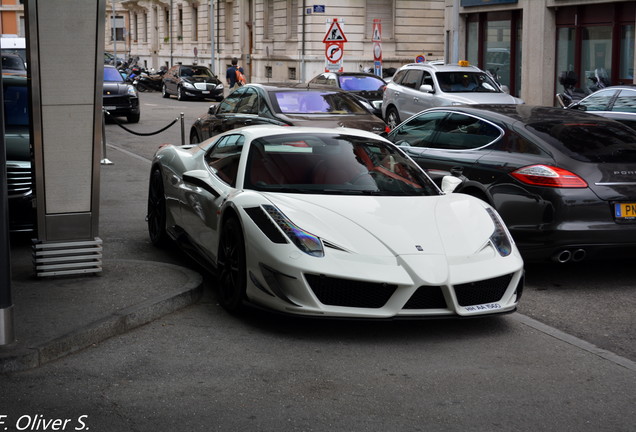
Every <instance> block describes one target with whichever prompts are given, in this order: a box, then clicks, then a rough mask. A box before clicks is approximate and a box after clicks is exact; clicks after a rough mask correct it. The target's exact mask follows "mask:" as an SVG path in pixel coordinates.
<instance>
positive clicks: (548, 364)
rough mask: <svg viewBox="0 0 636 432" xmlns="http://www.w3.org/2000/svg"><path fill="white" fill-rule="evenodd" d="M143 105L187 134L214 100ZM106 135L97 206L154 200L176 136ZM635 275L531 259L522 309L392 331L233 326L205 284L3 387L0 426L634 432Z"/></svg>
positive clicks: (132, 236)
mask: <svg viewBox="0 0 636 432" xmlns="http://www.w3.org/2000/svg"><path fill="white" fill-rule="evenodd" d="M141 96H142V117H141V122H140V123H139V124H137V125H130V126H128V127H129V128H130V129H133V130H136V131H144V132H149V131H153V130H158V129H160V128H161V127H163V126H164V125H166V124H167V123H169V122H170V121H171V120H172V119H174V118H176V117H178V116H179V115H180V113H181V112H183V113H184V118H185V123H186V136H187V135H188V131H187V127H189V125H190V124H191V123H192V121H194V119H195V118H196V116H198V115H199V114H201V113H203V112H205V110H206V109H207V107H208V106H209V105H210V103H206V102H178V101H176V99H170V100H163V99H161V96H160V95H159V94H158V93H144V94H142V95H141ZM106 133H107V141H108V146H107V151H108V157H109V159H112V160H113V161H114V162H115V163H117V164H126V167H127V168H128V173H129V174H128V175H127V177H126V178H125V179H121V178H114V177H112V176H110V175H109V171H108V169H107V168H104V169H103V170H102V179H103V183H102V190H103V191H104V193H103V196H104V200H105V202H103V203H102V210H101V211H102V212H107V211H108V199H117V198H116V197H117V196H118V194H120V193H122V192H123V191H125V189H126V187H125V185H124V184H123V183H122V182H126V184H127V185H129V186H128V187H129V188H133V189H134V192H133V193H135V194H137V195H139V196H140V197H143V191H139V190H137V189H139V186H140V185H143V184H144V182H146V181H147V177H148V168H149V159H150V158H151V157H152V154H153V153H154V150H155V149H156V148H157V146H158V145H159V144H160V143H164V142H178V141H179V136H180V130H179V128H177V127H176V126H175V127H172V128H170V129H169V130H167V131H165V132H163V133H161V134H159V135H156V136H151V137H138V136H134V135H132V134H130V133H128V132H126V131H124V130H123V129H121V128H119V126H117V125H116V124H107V125H106ZM142 199H143V198H142ZM136 207H139V206H136ZM141 208H142V209H143V203H142V204H141ZM137 210H138V209H137ZM101 229H102V230H103V231H104V235H103V237H104V238H105V239H106V238H108V239H109V248H108V253H109V254H110V256H109V257H108V258H121V259H126V258H134V259H148V260H154V261H165V262H173V263H176V264H179V265H186V266H193V268H197V267H196V266H194V264H192V263H191V262H190V261H189V260H188V259H187V258H184V257H183V256H182V255H181V254H179V253H178V252H177V251H174V250H159V249H155V248H153V247H152V246H151V245H150V244H149V242H148V240H147V235H146V233H145V224H143V222H142V221H140V223H138V224H130V225H129V226H126V227H123V228H118V227H117V226H115V225H112V226H110V225H108V226H104V227H102V228H101ZM120 229H121V233H120V232H119V231H118V230H120ZM198 270H199V271H201V269H198ZM635 275H636V269H634V266H632V265H631V263H629V262H602V263H594V262H583V263H581V264H578V265H566V266H556V265H532V266H528V267H527V270H526V277H527V284H526V290H525V293H524V297H523V299H522V301H521V305H520V308H519V312H517V313H514V314H510V315H505V316H500V317H494V318H485V319H475V320H434V321H388V322H369V321H327V320H313V319H297V318H290V317H281V316H277V315H272V314H269V313H264V312H260V311H250V312H249V313H247V314H245V315H243V316H238V317H237V316H232V315H230V314H228V313H226V312H225V311H224V310H223V309H222V308H221V307H220V306H218V304H217V302H216V298H215V293H214V289H213V287H214V278H213V277H211V276H207V277H206V287H205V296H204V299H203V301H201V302H200V303H198V304H196V305H194V306H191V307H188V308H186V309H183V310H181V311H179V312H177V313H174V314H171V315H168V316H166V317H164V318H162V319H160V320H157V321H154V322H152V323H151V324H148V325H146V326H144V327H141V328H139V329H137V330H134V331H131V332H129V333H127V334H125V335H123V336H120V337H115V338H112V339H109V340H107V341H105V342H103V343H102V344H99V345H96V346H94V347H92V348H89V349H86V350H84V351H81V352H79V353H77V354H74V355H71V356H68V357H66V358H63V359H61V360H59V361H57V362H54V363H50V364H47V365H45V366H43V367H41V368H38V369H36V370H31V371H26V372H21V373H17V374H12V375H8V376H2V377H0V388H2V391H1V392H0V422H2V423H0V430H1V429H2V427H3V426H4V427H7V429H6V430H18V429H20V427H23V429H20V430H45V429H44V425H45V423H44V421H45V420H50V419H61V420H66V419H68V420H69V421H68V422H67V426H66V429H58V430H91V431H93V432H95V431H210V430H219V431H383V432H384V431H556V430H565V431H577V432H579V431H590V432H592V431H594V432H597V431H612V432H616V431H625V432H627V431H634V430H635V428H634V424H635V422H636V363H635V361H636V347H635V345H636V344H635V343H634V335H635V334H636V326H635V325H634V314H633V310H634V306H635V297H636V296H634V294H633V290H634V287H633V285H634V284H633V281H634V279H635V278H634V276H635ZM2 415H5V416H7V417H4V418H3V417H2ZM25 416H28V418H26V417H25ZM38 416H40V417H38ZM21 418H22V420H20V419H21ZM33 419H35V420H38V419H39V420H40V422H39V423H37V422H36V423H33V421H32V420H33ZM18 420H20V423H18ZM30 420H31V422H30V423H28V422H29V421H30ZM29 427H30V429H29ZM48 430H52V429H51V428H49V429H48Z"/></svg>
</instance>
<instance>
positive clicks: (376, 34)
mask: <svg viewBox="0 0 636 432" xmlns="http://www.w3.org/2000/svg"><path fill="white" fill-rule="evenodd" d="M371 40H372V41H373V42H381V41H382V21H381V20H380V19H378V18H376V19H374V20H373V36H372V37H371Z"/></svg>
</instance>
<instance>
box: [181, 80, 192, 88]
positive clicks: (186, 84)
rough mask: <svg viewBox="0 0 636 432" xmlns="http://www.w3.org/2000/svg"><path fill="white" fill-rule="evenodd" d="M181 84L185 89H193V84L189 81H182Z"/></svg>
mask: <svg viewBox="0 0 636 432" xmlns="http://www.w3.org/2000/svg"><path fill="white" fill-rule="evenodd" d="M182 84H183V86H184V87H185V88H187V89H193V88H194V85H192V84H191V83H189V82H187V81H184V82H183V83H182Z"/></svg>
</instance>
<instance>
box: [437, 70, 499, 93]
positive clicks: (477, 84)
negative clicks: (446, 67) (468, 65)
mask: <svg viewBox="0 0 636 432" xmlns="http://www.w3.org/2000/svg"><path fill="white" fill-rule="evenodd" d="M436 76H437V81H438V82H439V85H440V87H441V89H442V91H445V92H450V93H454V92H460V93H461V92H469V91H472V92H481V93H499V92H500V91H499V89H498V88H497V84H495V83H494V81H493V80H492V79H491V78H490V77H489V76H488V75H486V74H485V73H483V72H438V73H437V74H436Z"/></svg>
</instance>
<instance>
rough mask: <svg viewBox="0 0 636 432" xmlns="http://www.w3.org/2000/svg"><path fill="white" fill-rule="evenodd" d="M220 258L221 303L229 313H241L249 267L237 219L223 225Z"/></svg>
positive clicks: (219, 293) (219, 294)
mask: <svg viewBox="0 0 636 432" xmlns="http://www.w3.org/2000/svg"><path fill="white" fill-rule="evenodd" d="M218 256H219V259H218V271H219V291H218V296H219V303H220V304H221V306H223V307H224V308H225V309H226V310H227V311H228V312H232V313H236V312H239V311H240V310H241V309H243V301H244V300H245V289H246V285H247V265H246V262H245V239H244V237H243V230H242V229H241V224H240V223H239V221H238V219H236V218H235V217H232V218H230V219H228V221H227V222H226V223H225V224H224V225H223V229H222V232H221V241H220V244H219V255H218Z"/></svg>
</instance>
